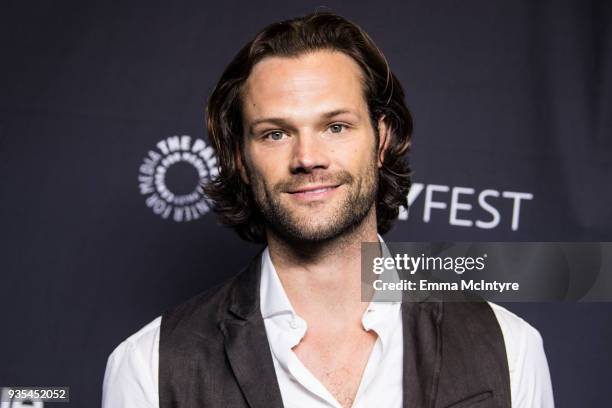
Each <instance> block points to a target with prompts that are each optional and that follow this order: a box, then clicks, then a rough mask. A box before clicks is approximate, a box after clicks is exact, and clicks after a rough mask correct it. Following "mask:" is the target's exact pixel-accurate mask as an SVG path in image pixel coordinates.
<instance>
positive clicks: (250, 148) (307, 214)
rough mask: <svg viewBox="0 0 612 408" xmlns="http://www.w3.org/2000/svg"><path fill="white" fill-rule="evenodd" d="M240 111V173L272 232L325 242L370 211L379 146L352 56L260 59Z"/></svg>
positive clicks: (324, 53) (333, 54) (324, 54)
mask: <svg viewBox="0 0 612 408" xmlns="http://www.w3.org/2000/svg"><path fill="white" fill-rule="evenodd" d="M242 111H243V124H244V133H245V134H244V138H245V139H244V140H245V143H244V152H243V154H244V157H243V158H242V161H243V171H242V176H243V179H244V180H245V181H246V182H248V183H249V184H250V185H251V188H252V190H253V195H254V197H255V201H256V203H257V205H258V207H259V209H260V210H261V212H262V213H263V215H264V216H265V218H266V220H267V222H268V224H269V226H270V227H272V228H274V230H275V231H276V232H277V233H280V234H282V235H283V236H285V237H289V238H293V239H299V240H308V241H319V240H325V239H329V238H333V237H336V236H338V235H340V234H342V233H343V232H345V231H347V230H348V229H349V228H350V227H351V226H354V225H356V224H359V223H360V222H361V221H362V220H363V219H364V218H365V216H366V215H368V212H369V211H370V210H371V209H373V205H374V203H375V199H376V192H377V185H378V167H379V166H380V163H379V161H378V148H379V146H378V145H377V143H376V139H377V138H376V135H375V130H374V129H373V127H372V123H371V121H370V117H369V112H368V107H367V103H366V101H365V97H364V92H363V84H362V73H361V70H360V68H359V66H358V65H357V63H356V62H355V61H353V59H352V58H350V57H348V56H347V55H345V54H343V53H339V52H331V51H317V52H313V53H308V54H303V55H301V56H299V57H297V58H284V57H269V58H266V59H264V60H262V61H260V62H259V63H257V64H256V65H255V66H254V68H253V70H252V72H251V75H250V76H249V78H248V80H247V81H246V84H245V88H244V92H243V109H242ZM381 125H382V127H384V124H383V122H382V121H380V122H379V126H381ZM382 139H383V138H381V143H382Z"/></svg>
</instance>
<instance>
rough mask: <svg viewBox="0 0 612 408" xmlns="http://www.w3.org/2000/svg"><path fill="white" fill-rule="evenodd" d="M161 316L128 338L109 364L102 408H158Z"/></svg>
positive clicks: (115, 352) (105, 377) (107, 365)
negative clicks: (158, 352)
mask: <svg viewBox="0 0 612 408" xmlns="http://www.w3.org/2000/svg"><path fill="white" fill-rule="evenodd" d="M160 324H161V316H160V317H157V318H156V319H154V320H153V321H152V322H150V323H149V324H147V325H146V326H144V327H143V328H142V329H140V330H138V331H137V332H136V333H134V334H133V335H131V336H130V337H128V338H127V339H125V340H124V341H123V342H122V343H121V344H119V345H118V346H117V347H116V348H115V349H114V350H113V352H112V353H111V355H110V356H109V358H108V361H107V364H106V371H105V373H104V384H103V391H102V407H103V408H107V407H108V408H110V407H124V406H125V407H127V406H130V407H134V408H141V407H142V408H144V407H157V387H158V383H157V368H158V364H159V362H158V354H157V351H158V348H159V328H160Z"/></svg>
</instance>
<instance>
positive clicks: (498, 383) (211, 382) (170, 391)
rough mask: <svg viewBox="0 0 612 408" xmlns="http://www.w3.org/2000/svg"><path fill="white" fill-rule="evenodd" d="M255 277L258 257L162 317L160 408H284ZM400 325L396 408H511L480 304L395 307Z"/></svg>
mask: <svg viewBox="0 0 612 408" xmlns="http://www.w3.org/2000/svg"><path fill="white" fill-rule="evenodd" d="M260 275H261V254H260V255H258V256H257V257H255V258H254V259H253V260H252V261H251V262H250V264H249V265H248V266H247V267H246V268H245V269H244V270H243V271H242V272H240V274H238V275H237V276H235V277H234V278H232V279H231V280H230V281H228V282H227V283H225V284H223V285H221V286H218V287H216V288H213V289H211V290H208V291H206V292H204V293H202V294H200V295H198V296H196V297H194V298H192V299H190V300H189V301H187V302H185V303H183V304H181V305H179V306H177V307H175V308H174V309H172V310H170V311H168V312H166V313H164V315H163V317H162V323H161V333H160V344H159V406H160V408H208V407H223V408H226V407H229V408H242V407H244V408H247V407H249V408H282V407H283V402H282V398H281V393H280V389H279V386H278V382H277V380H276V374H275V372H274V365H273V362H272V355H271V352H270V347H269V345H268V340H267V338H266V330H265V326H264V322H263V319H262V317H261V312H260V309H259V280H260ZM461 296H463V295H461ZM466 296H467V295H466ZM402 320H403V334H404V355H403V407H404V408H466V407H474V408H510V377H509V371H508V362H507V358H506V350H505V346H504V339H503V335H502V332H501V328H500V326H499V324H498V322H497V319H496V317H495V315H494V313H493V311H492V310H491V308H490V307H489V305H488V304H487V303H486V302H484V301H479V302H474V301H471V302H451V303H446V302H441V301H435V300H432V299H431V298H429V299H422V300H421V301H416V302H415V301H410V302H404V303H403V304H402ZM380 408H385V407H380Z"/></svg>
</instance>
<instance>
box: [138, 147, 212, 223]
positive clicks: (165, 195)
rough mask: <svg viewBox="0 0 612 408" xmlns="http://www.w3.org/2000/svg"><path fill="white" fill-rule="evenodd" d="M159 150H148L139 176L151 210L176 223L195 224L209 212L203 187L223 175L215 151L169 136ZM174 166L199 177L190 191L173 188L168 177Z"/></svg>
mask: <svg viewBox="0 0 612 408" xmlns="http://www.w3.org/2000/svg"><path fill="white" fill-rule="evenodd" d="M155 147H156V149H151V150H149V151H148V153H147V155H146V156H145V158H144V159H143V161H142V164H141V165H140V168H139V173H138V187H139V190H140V194H142V195H144V196H146V199H145V203H146V205H147V207H149V208H151V210H152V211H153V212H154V213H155V214H157V215H159V216H160V217H161V218H164V219H172V220H173V221H176V222H185V221H193V220H196V219H198V218H200V217H201V216H202V215H204V214H206V213H207V212H209V211H210V205H209V201H208V199H207V198H206V195H205V194H204V190H203V188H202V186H203V185H204V184H205V183H206V182H207V181H208V180H210V179H211V178H214V177H216V176H217V175H218V173H219V169H218V167H217V158H216V157H215V155H214V151H213V148H212V147H211V146H208V145H207V144H206V142H204V140H202V139H193V138H192V137H191V136H188V135H182V136H170V137H167V138H166V139H163V140H160V141H159V142H158V143H157V144H156V145H155ZM174 166H183V167H184V166H187V167H188V168H191V169H192V170H194V171H195V173H196V174H197V181H195V180H194V181H195V182H194V183H193V185H192V186H188V189H190V191H187V192H183V191H181V192H177V191H176V187H177V186H174V187H173V186H172V185H170V182H169V180H168V174H169V171H172V170H171V169H172V168H173V167H174ZM183 187H184V186H183ZM183 189H184V188H183Z"/></svg>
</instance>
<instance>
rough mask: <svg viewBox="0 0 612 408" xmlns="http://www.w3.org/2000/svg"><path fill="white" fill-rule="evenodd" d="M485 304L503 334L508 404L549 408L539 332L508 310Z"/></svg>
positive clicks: (548, 383)
mask: <svg viewBox="0 0 612 408" xmlns="http://www.w3.org/2000/svg"><path fill="white" fill-rule="evenodd" d="M488 303H489V306H491V309H492V310H493V312H494V313H495V317H496V318H497V321H498V323H499V326H500V328H501V331H502V333H503V336H504V344H505V346H506V355H507V358H508V368H509V370H510V388H511V393H512V406H513V407H531V406H538V407H542V408H549V407H551V408H552V407H553V406H554V402H553V392H552V384H551V380H550V372H549V369H548V362H547V359H546V353H545V351H544V342H543V340H542V336H541V335H540V332H539V331H538V330H537V329H536V328H535V327H533V326H532V325H531V324H529V323H527V322H526V321H525V320H524V319H522V318H521V317H519V316H517V315H516V314H514V313H512V312H511V311H509V310H508V309H506V308H504V307H502V306H500V305H498V304H495V303H492V302H488Z"/></svg>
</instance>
